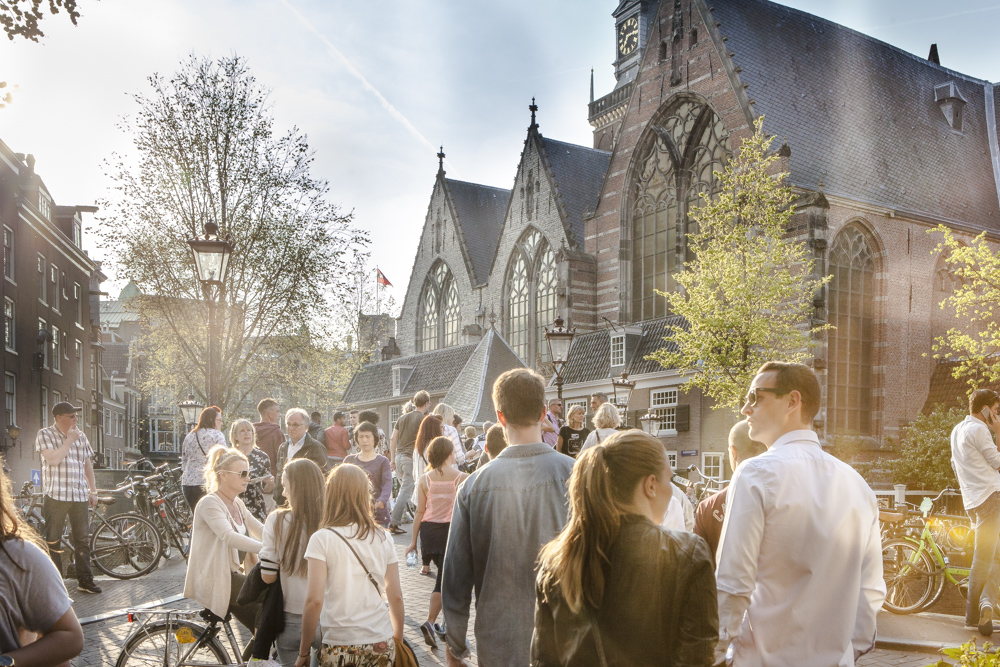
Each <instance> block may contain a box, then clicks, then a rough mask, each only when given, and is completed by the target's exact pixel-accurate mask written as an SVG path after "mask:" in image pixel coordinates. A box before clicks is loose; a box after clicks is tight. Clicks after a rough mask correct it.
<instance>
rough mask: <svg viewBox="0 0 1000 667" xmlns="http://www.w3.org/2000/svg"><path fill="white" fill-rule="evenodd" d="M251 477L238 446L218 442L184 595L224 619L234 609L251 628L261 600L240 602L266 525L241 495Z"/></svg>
mask: <svg viewBox="0 0 1000 667" xmlns="http://www.w3.org/2000/svg"><path fill="white" fill-rule="evenodd" d="M249 481H250V464H249V463H248V462H247V457H246V456H245V455H244V454H243V452H241V451H240V450H238V449H235V448H226V447H213V448H212V449H211V450H210V451H209V452H208V460H207V463H206V464H205V491H206V495H205V497H204V498H202V499H201V501H200V502H199V503H198V504H197V505H196V506H195V508H194V523H193V524H192V526H191V550H190V552H189V556H188V568H187V576H186V577H185V578H184V597H186V598H190V599H192V600H195V601H197V602H198V603H199V604H202V605H204V606H205V607H206V608H207V609H208V610H209V611H211V612H212V613H213V614H215V615H216V616H219V617H220V618H225V616H226V614H227V613H230V612H231V613H232V614H233V616H235V617H236V619H237V620H238V621H239V622H240V623H242V624H243V625H245V626H246V627H247V628H248V629H249V630H250V631H251V632H253V631H254V629H255V627H256V625H257V615H258V613H259V611H260V604H259V603H253V604H248V605H239V604H237V603H236V597H237V596H238V595H239V593H240V589H241V588H243V581H244V580H245V579H246V576H245V573H244V568H243V565H244V563H245V562H246V563H249V561H250V560H255V559H256V555H257V554H258V553H260V549H261V546H262V545H261V542H260V540H261V535H262V533H263V529H264V526H263V524H261V522H260V521H258V520H257V519H256V518H255V517H254V515H253V514H251V513H250V510H248V509H247V506H246V505H245V504H243V501H242V500H240V498H239V495H240V494H241V493H243V492H244V491H246V489H247V483H248V482H249Z"/></svg>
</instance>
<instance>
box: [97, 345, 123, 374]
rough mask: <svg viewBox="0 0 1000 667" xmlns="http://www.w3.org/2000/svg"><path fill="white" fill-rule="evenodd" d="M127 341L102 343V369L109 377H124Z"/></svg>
mask: <svg viewBox="0 0 1000 667" xmlns="http://www.w3.org/2000/svg"><path fill="white" fill-rule="evenodd" d="M128 348H129V344H128V343H104V354H103V355H102V356H101V359H102V362H101V363H102V364H103V366H104V371H105V372H106V373H107V374H108V376H109V377H110V376H111V374H112V373H117V377H120V378H124V377H125V376H126V375H127V374H128Z"/></svg>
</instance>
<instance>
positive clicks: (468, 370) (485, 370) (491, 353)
mask: <svg viewBox="0 0 1000 667" xmlns="http://www.w3.org/2000/svg"><path fill="white" fill-rule="evenodd" d="M523 367H524V364H523V363H522V362H521V359H520V358H519V357H518V356H517V353H516V352H514V350H512V349H511V347H510V345H508V344H507V341H506V340H504V338H503V336H501V335H500V333H499V332H498V331H497V330H496V329H494V328H492V327H491V328H490V329H489V331H487V332H486V335H485V336H483V339H482V340H481V341H479V345H477V346H476V350H475V352H473V353H472V356H471V357H469V360H468V361H467V362H466V364H465V367H464V368H463V369H462V372H461V373H459V374H458V377H457V378H456V379H455V382H454V384H452V386H451V389H449V390H448V394H447V395H446V396H445V397H444V399H443V401H444V402H445V403H447V404H448V405H450V406H451V407H453V408H455V413H456V414H458V415H460V416H461V417H462V420H463V421H464V422H465V423H466V424H482V423H483V422H484V421H492V422H495V421H496V419H497V413H496V407H495V406H494V405H493V383H494V382H496V379H497V378H498V377H500V375H501V374H502V373H504V372H506V371H509V370H511V369H512V368H523Z"/></svg>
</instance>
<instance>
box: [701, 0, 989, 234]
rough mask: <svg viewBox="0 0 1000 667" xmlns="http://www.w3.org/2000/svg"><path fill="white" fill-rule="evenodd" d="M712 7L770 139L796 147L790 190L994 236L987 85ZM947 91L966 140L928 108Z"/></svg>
mask: <svg viewBox="0 0 1000 667" xmlns="http://www.w3.org/2000/svg"><path fill="white" fill-rule="evenodd" d="M709 4H711V5H712V6H713V7H714V11H713V13H712V16H713V18H714V20H716V21H719V22H720V23H721V25H720V26H719V28H718V30H719V32H720V33H721V35H723V36H725V37H727V38H728V41H727V42H726V44H725V48H726V49H728V50H731V51H733V53H734V55H733V62H734V63H735V64H736V65H738V66H739V67H741V68H742V72H741V73H740V74H739V75H738V76H739V78H740V81H741V82H742V83H745V84H748V88H747V90H746V94H747V96H748V97H750V98H751V99H753V100H755V105H754V106H753V109H754V111H755V112H756V113H757V114H763V115H764V117H765V119H764V129H765V131H767V132H768V133H770V134H773V135H775V136H776V137H777V141H778V142H779V144H780V142H782V141H785V140H787V142H788V144H789V146H790V148H791V160H790V170H791V181H792V183H794V184H795V185H799V186H802V187H805V188H809V189H816V188H818V186H819V183H820V181H822V183H823V188H824V190H825V191H826V192H827V193H828V194H833V195H840V196H843V197H846V198H850V199H853V200H857V201H862V202H866V203H870V204H874V205H876V206H884V207H886V208H889V209H893V210H898V211H900V212H908V213H914V214H918V215H919V214H923V215H929V216H933V217H936V218H945V219H950V220H953V221H955V222H959V223H965V224H967V225H970V226H972V227H974V228H976V229H988V230H1000V202H998V195H997V183H996V181H995V178H994V170H993V164H992V160H991V151H990V150H989V140H988V137H987V127H986V122H985V115H986V114H985V111H986V106H985V95H986V87H987V85H988V83H987V82H985V81H982V80H980V79H975V78H973V77H970V76H966V75H964V74H960V73H958V72H955V71H952V70H949V69H946V68H944V67H941V66H940V65H935V64H933V63H931V62H929V61H927V60H925V59H924V58H921V57H919V56H916V55H913V54H910V53H907V52H905V51H902V50H901V49H898V48H896V47H894V46H891V45H889V44H886V43H884V42H881V41H879V40H877V39H875V38H873V37H870V36H868V35H864V34H862V33H859V32H856V31H854V30H851V29H849V28H846V27H844V26H841V25H838V24H836V23H833V22H831V21H827V20H825V19H821V18H819V17H816V16H813V15H811V14H807V13H805V12H801V11H798V10H795V9H791V8H788V7H784V6H781V5H778V4H775V3H772V2H767V1H766V0H711V2H710V3H709ZM945 56H946V57H947V54H945ZM949 81H954V82H955V83H956V84H957V86H958V89H959V91H960V92H961V94H962V96H963V97H964V98H965V100H967V102H968V103H967V104H966V105H965V108H964V127H963V130H962V132H956V131H953V130H952V129H951V128H950V127H949V125H948V123H947V121H946V120H945V118H944V115H943V114H942V112H941V110H940V109H939V107H938V104H937V103H936V102H935V101H934V86H936V85H940V84H944V83H948V82H949ZM993 94H994V97H996V96H997V91H995V90H994V91H993ZM997 101H998V102H1000V98H997Z"/></svg>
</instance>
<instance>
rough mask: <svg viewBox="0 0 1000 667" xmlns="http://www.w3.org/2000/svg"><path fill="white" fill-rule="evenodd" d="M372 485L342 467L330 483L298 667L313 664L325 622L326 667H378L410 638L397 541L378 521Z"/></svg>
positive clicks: (312, 549) (310, 553)
mask: <svg viewBox="0 0 1000 667" xmlns="http://www.w3.org/2000/svg"><path fill="white" fill-rule="evenodd" d="M368 485H369V482H368V475H366V474H365V471H364V470H362V469H361V468H359V467H357V466H339V467H337V468H335V469H334V471H333V472H331V473H330V476H329V478H328V479H327V483H326V501H325V511H324V514H323V521H322V522H321V524H320V525H321V528H320V529H319V530H318V531H316V532H315V533H314V534H313V536H312V537H310V538H309V546H308V547H307V548H306V560H307V561H308V562H309V581H308V589H307V593H306V602H305V607H304V609H303V613H302V635H301V638H300V639H299V656H298V658H297V659H296V661H295V667H303V666H304V665H305V664H306V662H307V661H308V660H309V648H310V647H311V646H312V642H313V638H314V636H315V633H316V624H317V623H319V625H320V627H321V628H322V631H323V649H322V655H321V660H320V662H321V664H322V665H323V666H324V667H334V666H335V665H340V664H341V663H342V662H343V663H344V664H350V665H352V666H354V667H377V666H380V665H391V664H393V662H394V661H395V659H396V643H397V642H401V641H402V639H403V595H402V592H401V590H400V586H399V567H398V559H397V557H396V549H395V547H394V546H393V544H392V540H390V539H389V536H388V534H387V533H386V532H385V531H384V530H383V529H382V528H381V527H379V525H378V524H376V523H375V517H374V516H373V515H372V503H371V491H370V490H369V487H368ZM366 570H367V572H366ZM369 573H370V574H371V577H372V579H369V576H368V575H369ZM376 582H378V583H376ZM383 591H384V592H385V594H386V596H387V597H388V600H389V604H388V607H387V606H386V602H385V600H383V599H382V592H383Z"/></svg>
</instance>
